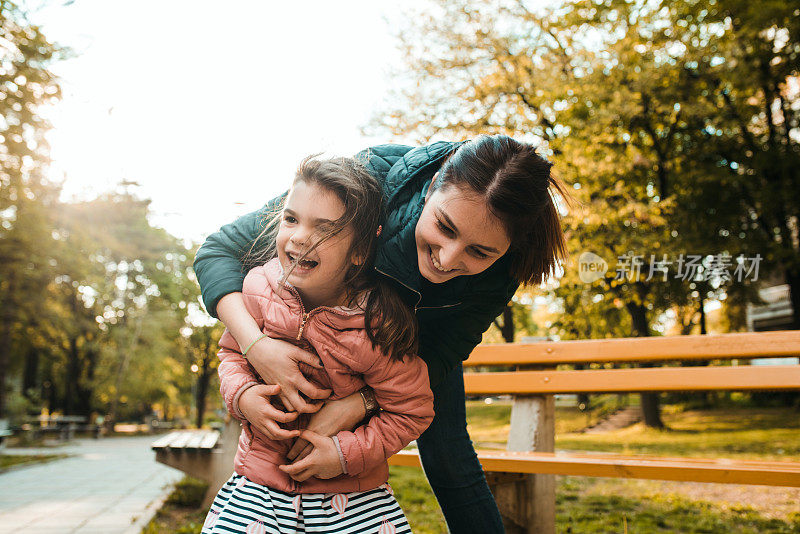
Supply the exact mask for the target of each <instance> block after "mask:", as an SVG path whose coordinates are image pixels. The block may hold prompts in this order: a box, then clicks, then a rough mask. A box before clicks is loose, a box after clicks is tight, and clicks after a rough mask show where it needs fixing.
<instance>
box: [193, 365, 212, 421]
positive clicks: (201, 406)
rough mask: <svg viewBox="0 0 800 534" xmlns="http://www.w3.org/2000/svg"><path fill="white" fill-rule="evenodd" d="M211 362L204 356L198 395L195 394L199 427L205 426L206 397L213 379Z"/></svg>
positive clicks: (198, 381) (198, 383)
mask: <svg viewBox="0 0 800 534" xmlns="http://www.w3.org/2000/svg"><path fill="white" fill-rule="evenodd" d="M209 364H210V362H209V361H207V360H206V359H205V358H203V368H202V369H201V370H200V376H198V377H197V395H196V396H195V405H196V406H197V421H196V425H195V426H197V428H202V427H203V417H204V416H205V413H206V397H207V396H208V383H209V381H210V380H211V369H209V367H210V365H209Z"/></svg>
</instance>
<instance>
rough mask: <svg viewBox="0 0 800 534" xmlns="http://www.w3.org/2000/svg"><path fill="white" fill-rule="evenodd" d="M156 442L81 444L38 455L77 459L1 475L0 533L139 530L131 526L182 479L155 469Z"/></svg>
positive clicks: (169, 471) (134, 440) (109, 533)
mask: <svg viewBox="0 0 800 534" xmlns="http://www.w3.org/2000/svg"><path fill="white" fill-rule="evenodd" d="M153 440H154V438H153V437H152V436H141V437H130V438H105V439H100V440H93V439H79V440H76V441H75V442H74V443H73V444H72V445H69V446H66V447H58V448H53V449H46V450H43V449H36V452H44V453H49V454H54V453H67V454H74V455H75V456H73V457H71V458H65V459H63V460H56V461H53V462H49V463H45V464H38V465H32V466H29V467H22V468H19V469H15V470H12V471H9V472H7V473H2V474H0V533H3V534H5V533H12V532H13V533H18V532H19V533H22V534H40V533H41V534H55V533H65V534H67V533H70V534H71V533H80V534H88V533H98V534H99V533H103V534H123V533H125V534H127V533H128V532H130V531H131V530H137V529H132V525H133V524H134V522H136V520H137V518H139V517H141V516H142V515H143V514H144V513H145V511H146V509H148V505H150V508H151V509H152V506H153V505H154V504H155V503H154V501H156V500H157V499H158V498H159V497H161V496H162V495H163V494H164V492H165V490H166V489H167V488H168V485H169V484H171V483H173V482H176V481H177V480H179V479H180V478H182V474H181V473H180V472H179V471H177V470H175V469H172V468H170V467H167V466H165V465H162V464H159V463H156V461H155V453H153V451H151V450H150V443H151V442H152V441H153ZM12 451H14V450H13V449H7V450H5V451H4V454H10V453H12ZM19 451H20V452H27V451H31V449H28V450H27V451H23V450H22V449H19ZM28 453H29V454H33V453H32V452H28ZM139 528H141V527H139Z"/></svg>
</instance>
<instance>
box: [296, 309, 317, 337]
mask: <svg viewBox="0 0 800 534" xmlns="http://www.w3.org/2000/svg"><path fill="white" fill-rule="evenodd" d="M302 303H303V301H300V305H301V306H302ZM312 311H313V310H312ZM309 315H311V312H308V313H304V314H303V320H302V322H301V323H300V330H298V331H297V338H296V339H297V340H298V341H300V338H301V337H303V330H305V329H306V321H308V316H309Z"/></svg>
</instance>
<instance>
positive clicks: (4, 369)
mask: <svg viewBox="0 0 800 534" xmlns="http://www.w3.org/2000/svg"><path fill="white" fill-rule="evenodd" d="M6 284H7V286H6V295H8V299H7V300H6V302H3V306H0V309H2V320H1V321H0V418H2V417H6V394H7V390H6V380H7V377H8V366H9V361H10V357H11V324H12V323H13V322H14V303H13V299H14V297H15V294H14V291H15V290H16V283H15V280H14V273H13V271H12V272H11V274H10V275H9V277H8V280H7V282H6Z"/></svg>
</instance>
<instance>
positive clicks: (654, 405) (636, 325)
mask: <svg viewBox="0 0 800 534" xmlns="http://www.w3.org/2000/svg"><path fill="white" fill-rule="evenodd" d="M625 306H626V307H627V309H628V313H630V315H631V323H632V324H633V336H634V337H649V336H650V326H649V324H648V323H647V313H646V312H647V308H645V306H644V305H643V304H636V303H634V302H628V303H626V305H625ZM639 366H640V367H652V366H653V364H651V363H642V364H640V365H639ZM641 399H642V417H643V419H644V424H645V425H646V426H649V427H650V428H664V422H663V421H661V409H660V408H659V402H658V393H642V394H641Z"/></svg>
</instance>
